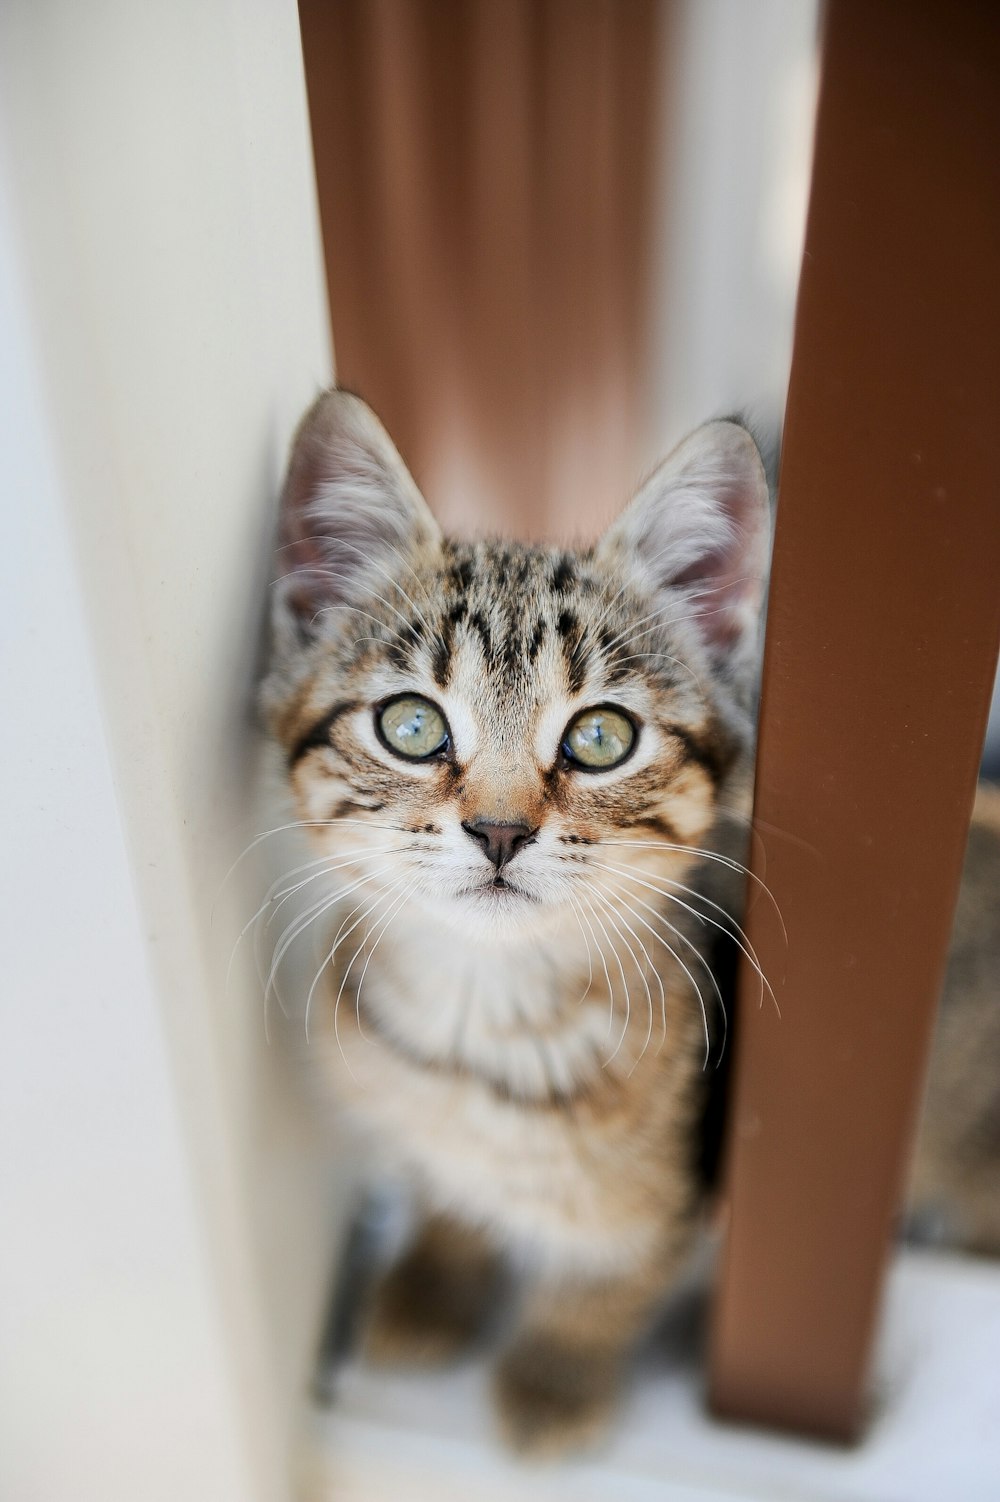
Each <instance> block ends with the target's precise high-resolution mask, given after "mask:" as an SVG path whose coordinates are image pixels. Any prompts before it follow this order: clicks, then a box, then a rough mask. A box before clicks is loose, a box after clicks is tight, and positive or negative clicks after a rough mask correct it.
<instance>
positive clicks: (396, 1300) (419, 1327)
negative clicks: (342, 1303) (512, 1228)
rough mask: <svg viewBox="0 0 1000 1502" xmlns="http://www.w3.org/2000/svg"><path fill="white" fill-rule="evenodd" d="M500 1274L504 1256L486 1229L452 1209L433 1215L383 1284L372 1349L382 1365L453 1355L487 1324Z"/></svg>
mask: <svg viewBox="0 0 1000 1502" xmlns="http://www.w3.org/2000/svg"><path fill="white" fill-rule="evenodd" d="M499 1278H500V1261H499V1257H498V1255H497V1253H496V1252H495V1251H494V1249H493V1247H492V1246H491V1245H490V1244H489V1243H488V1241H487V1240H486V1238H485V1237H484V1236H483V1235H482V1234H481V1233H480V1232H479V1231H477V1230H475V1229H473V1228H472V1227H470V1226H466V1225H463V1224H461V1223H460V1222H459V1221H457V1220H452V1219H451V1218H450V1217H448V1216H444V1215H433V1216H430V1217H428V1218H427V1219H426V1220H425V1221H424V1222H423V1223H422V1225H421V1227H420V1229H419V1231H418V1232H417V1235H416V1237H415V1238H414V1240H413V1241H412V1242H411V1244H410V1246H409V1247H408V1248H407V1250H406V1251H405V1252H404V1253H403V1255H402V1257H401V1258H400V1260H399V1261H398V1262H397V1263H396V1264H395V1265H394V1266H393V1267H391V1268H390V1269H389V1271H388V1272H387V1273H386V1275H385V1276H384V1278H383V1279H382V1280H381V1282H380V1283H379V1284H378V1285H377V1286H376V1289H375V1294H374V1298H373V1300H372V1305H371V1308H370V1311H369V1315H368V1321H367V1327H366V1330H365V1333H364V1349H365V1354H366V1356H367V1357H368V1359H369V1360H370V1361H373V1362H376V1363H378V1364H380V1365H406V1366H417V1365H421V1366H433V1365H440V1364H443V1363H445V1362H447V1361H449V1360H451V1359H452V1358H453V1357H454V1356H457V1355H458V1354H460V1352H461V1351H462V1350H464V1349H465V1348H466V1347H467V1346H469V1345H470V1344H471V1343H472V1342H474V1341H475V1339H476V1338H477V1336H478V1335H479V1334H480V1332H481V1330H482V1329H483V1326H484V1325H485V1323H486V1322H487V1320H488V1317H489V1315H490V1313H491V1310H492V1308H493V1304H494V1300H495V1295H496V1291H497V1286H498V1283H499Z"/></svg>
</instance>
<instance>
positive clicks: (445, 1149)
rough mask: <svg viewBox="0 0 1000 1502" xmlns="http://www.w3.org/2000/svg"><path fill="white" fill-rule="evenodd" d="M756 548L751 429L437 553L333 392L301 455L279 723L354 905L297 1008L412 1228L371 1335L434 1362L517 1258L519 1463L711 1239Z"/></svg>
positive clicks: (288, 508) (293, 777) (593, 1422)
mask: <svg viewBox="0 0 1000 1502" xmlns="http://www.w3.org/2000/svg"><path fill="white" fill-rule="evenodd" d="M769 540H770V512H769V499H768V485H767V480H766V478H765V472H764V467H763V464H762V461H761V457H760V453H759V451H758V448H757V446H756V444H755V442H754V440H753V438H752V437H751V436H750V434H749V433H748V431H747V430H746V429H745V428H744V427H742V426H741V425H740V424H739V423H737V422H734V421H717V422H712V423H709V424H706V425H705V426H703V427H701V428H699V429H697V430H696V431H695V432H694V433H693V434H692V435H691V436H690V437H689V438H687V439H686V440H685V441H684V442H683V443H681V444H680V446H679V447H678V448H677V449H675V451H674V452H673V454H672V455H671V456H670V457H669V458H668V459H667V460H666V461H665V462H664V463H663V464H662V465H661V466H660V467H659V468H658V469H657V470H656V471H655V472H654V473H653V474H652V475H651V477H650V478H649V479H648V480H647V481H646V482H645V483H644V484H643V485H642V486H641V487H640V489H639V491H638V493H637V494H636V495H635V497H634V499H633V500H632V501H631V503H630V504H629V505H628V507H627V508H626V509H625V510H624V512H623V513H622V515H621V516H620V517H619V518H618V520H617V521H615V522H614V523H613V524H612V525H611V526H610V528H609V529H608V530H607V532H606V533H605V534H604V536H603V537H602V538H601V540H600V541H599V542H597V543H596V544H595V545H593V546H588V547H583V548H579V549H576V550H567V549H563V548H557V547H548V546H536V547H532V546H525V545H519V544H517V543H512V542H500V541H478V542H468V541H458V540H455V539H452V538H449V537H445V536H443V535H442V534H441V532H440V530H439V528H438V526H437V524H436V522H435V521H434V519H433V517H432V515H431V512H430V511H429V509H428V507H427V506H426V504H425V503H424V501H423V499H422V497H421V496H420V494H419V492H418V490H417V487H416V485H415V484H414V482H413V480H412V479H411V477H410V475H409V473H408V472H407V470H406V468H405V466H404V464H403V461H402V459H401V458H400V456H399V454H398V453H397V451H396V449H395V448H394V446H393V444H392V442H391V441H390V439H389V437H388V435H387V434H386V432H385V430H384V429H383V428H382V426H381V424H380V423H379V422H378V420H377V419H376V417H375V416H374V414H373V413H372V412H371V411H370V409H369V408H368V407H367V406H366V405H365V404H364V403H363V402H362V401H361V400H360V399H358V398H357V397H355V396H353V395H351V394H350V393H348V392H345V391H341V390H336V389H334V390H331V391H327V392H325V393H323V394H322V395H321V396H320V397H319V398H318V400H317V401H316V402H315V403H314V405H313V406H312V408H311V409H310V410H309V412H308V413H307V414H306V416H305V418H304V419H303V421H302V423H301V425H300V427H299V429H298V432H297V434H296V436H295V439H294V442H293V446H292V452H291V458H290V462H289V467H288V473H287V479H286V481H285V486H284V491H283V495H282V500H281V508H280V538H279V550H278V555H277V556H278V558H279V559H280V578H279V579H278V580H277V582H276V585H275V588H274V595H275V604H274V618H273V652H272V661H271V665H270V668H269V672H268V674H267V677H266V679H265V682H264V685H263V689H262V703H263V705H264V709H265V713H266V717H267V721H268V724H269V727H270V731H271V733H272V735H273V737H274V738H275V740H276V742H277V743H278V745H279V747H280V749H281V753H282V756H283V758H284V763H285V766H286V768H287V778H288V784H289V789H290V792H291V796H292V800H293V803H294V806H295V810H296V813H297V815H298V818H299V819H300V820H301V821H302V822H303V825H304V827H305V828H306V830H307V831H308V833H309V834H310V836H311V839H312V842H313V844H314V846H315V848H316V851H317V855H318V857H319V858H320V859H319V864H318V869H317V871H316V876H317V878H319V879H321V884H322V882H323V881H325V882H328V883H330V887H329V890H331V891H333V890H336V891H339V893H340V896H341V904H340V907H339V909H338V917H339V918H340V919H341V921H340V924H339V929H338V931H337V933H336V936H335V940H334V942H333V944H332V945H331V946H330V948H331V952H330V954H329V956H328V963H327V965H326V966H325V968H324V969H323V970H322V971H321V973H320V976H319V977H318V978H317V982H316V986H315V987H314V994H313V996H311V998H310V1003H309V1005H310V1007H311V1008H312V1009H313V1016H314V1017H315V1019H316V1026H317V1027H322V1029H323V1032H324V1036H325V1039H326V1044H327V1053H328V1057H329V1064H330V1070H331V1071H332V1073H333V1074H334V1075H335V1085H336V1092H337V1095H338V1098H339V1099H340V1100H341V1102H342V1104H343V1107H344V1109H345V1111H346V1112H347V1114H348V1115H349V1116H350V1118H351V1120H352V1121H353V1123H354V1125H355V1127H356V1129H358V1130H359V1131H360V1132H361V1133H362V1134H363V1136H364V1137H365V1138H366V1139H367V1141H368V1142H369V1144H370V1148H371V1152H372V1161H373V1163H375V1164H377V1163H378V1162H379V1161H380V1160H381V1161H382V1162H383V1163H384V1164H385V1165H387V1166H388V1167H389V1168H390V1169H391V1170H393V1171H394V1172H396V1173H399V1172H402V1173H404V1174H405V1175H406V1176H407V1177H408V1178H409V1181H410V1182H411V1184H412V1186H413V1192H414V1195H415V1198H416V1201H417V1204H418V1205H419V1209H420V1214H419V1222H418V1227H417V1229H416V1231H415V1234H414V1238H413V1240H412V1243H411V1244H410V1245H409V1247H408V1248H407V1249H406V1250H405V1251H404V1253H403V1255H402V1258H401V1260H400V1261H399V1262H398V1264H397V1265H396V1266H395V1267H393V1268H392V1269H390V1271H389V1272H388V1274H387V1276H386V1277H385V1279H384V1281H383V1282H382V1284H381V1286H380V1287H379V1288H378V1290H377V1292H376V1294H375V1298H374V1302H373V1305H372V1308H371V1311H370V1315H369V1319H368V1324H367V1330H366V1335H365V1345H366V1349H367V1352H368V1354H369V1356H370V1357H371V1358H372V1359H375V1360H385V1361H420V1360H426V1361H434V1360H441V1359H444V1358H445V1357H447V1356H449V1355H450V1354H452V1353H454V1352H456V1351H457V1350H459V1349H460V1348H461V1347H462V1346H463V1345H464V1344H465V1343H466V1342H467V1341H468V1340H470V1339H472V1338H474V1336H475V1334H476V1332H477V1331H478V1329H479V1328H480V1325H481V1322H482V1320H483V1318H484V1317H485V1315H486V1314H487V1313H488V1311H489V1306H490V1301H491V1298H492V1296H493V1290H494V1288H495V1286H496V1278H497V1276H498V1273H499V1271H500V1270H501V1268H502V1267H504V1266H508V1267H509V1266H511V1265H516V1266H517V1268H518V1269H519V1271H520V1273H521V1275H522V1279H523V1283H524V1294H523V1299H522V1302H521V1306H520V1310H519V1314H518V1318H517V1322H516V1326H515V1328H514V1331H513V1334H512V1336H511V1338H510V1339H509V1341H508V1342H507V1344H506V1346H505V1348H504V1349H503V1350H502V1351H501V1353H500V1355H499V1358H498V1361H497V1363H496V1367H495V1373H494V1389H495V1397H496V1403H497V1409H498V1413H499V1417H500V1422H501V1424H502V1427H503V1429H504V1432H505V1434H506V1436H507V1438H508V1440H509V1441H510V1442H511V1443H512V1444H513V1445H514V1446H515V1447H516V1448H518V1449H519V1450H521V1451H523V1452H528V1453H532V1454H543V1455H554V1454H559V1453H563V1452H565V1451H566V1450H568V1449H571V1448H575V1447H577V1446H579V1445H581V1444H584V1443H587V1442H589V1441H592V1440H593V1439H595V1438H596V1437H597V1436H599V1435H600V1434H601V1433H602V1432H603V1431H604V1430H605V1428H606V1426H607V1424H608V1422H609V1419H610V1416H611V1414H612V1412H613V1409H614V1406H615V1403H616V1399H617V1396H618V1393H619V1389H620V1385H621V1378H622V1373H623V1370H624V1368H625V1365H626V1362H627V1359H628V1356H629V1354H630V1351H631V1349H632V1348H633V1346H634V1345H635V1343H636V1342H637V1340H638V1339H639V1337H640V1336H641V1335H642V1333H643V1332H644V1331H645V1329H646V1328H647V1327H648V1325H649V1323H650V1321H651V1319H652V1317H653V1315H654V1314H655V1312H656V1311H657V1309H658V1307H659V1306H660V1304H661V1303H662V1301H663V1300H664V1298H665V1296H666V1295H667V1293H668V1292H669V1290H670V1287H671V1285H672V1284H673V1282H674V1280H675V1279H676V1277H677V1276H678V1273H679V1271H680V1269H681V1268H682V1267H683V1265H684V1263H685V1261H686V1260H687V1258H688V1256H689V1253H690V1249H691V1246H692V1243H693V1240H694V1238H695V1236H696V1232H697V1230H698V1227H699V1223H700V1221H701V1218H702V1212H703V1208H704V1203H705V1188H704V1175H703V1174H702V1173H701V1171H700V1164H699V1154H700V1152H701V1145H700V1144H701V1132H700V1123H701V1118H702V1113H703V1111H704V1109H705V1104H706V1094H707V1089H708V1082H709V1080H710V1079H711V1077H712V1070H713V1066H714V1064H715V1062H716V1060H717V1058H718V1056H719V1054H720V1053H721V1052H723V1051H724V1047H725V1017H724V1013H725V1007H724V1005H723V997H722V995H721V992H720V990H719V983H718V978H717V973H716V970H715V969H714V968H713V956H712V948H713V941H718V940H719V939H720V935H722V934H723V933H725V932H727V931H730V930H731V929H732V928H733V923H732V915H734V914H735V913H737V912H738V911H739V906H740V900H741V882H742V876H743V870H744V868H743V865H742V855H743V853H744V836H745V830H746V819H747V815H748V813H749V796H750V770H751V760H752V751H753V742H754V721H755V697H756V686H757V674H758V658H759V644H760V636H761V631H760V618H761V610H762V599H763V591H764V585H765V576H766V570H767V562H768V550H769ZM324 890H326V889H324ZM320 905H321V904H320ZM735 932H736V933H737V938H736V940H735V942H736V944H737V945H738V946H739V948H741V949H743V950H744V952H745V953H749V952H748V951H747V949H746V941H745V939H744V938H742V937H741V936H740V935H739V931H738V930H735ZM750 958H751V962H752V963H755V961H754V957H753V956H752V955H751V956H750ZM761 985H762V987H763V985H764V982H763V979H762V981H761ZM314 1031H315V1028H314Z"/></svg>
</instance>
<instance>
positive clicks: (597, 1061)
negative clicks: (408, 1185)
mask: <svg viewBox="0 0 1000 1502" xmlns="http://www.w3.org/2000/svg"><path fill="white" fill-rule="evenodd" d="M401 927H402V926H401ZM360 969H361V967H360V965H359V966H358V973H359V975H360ZM616 978H617V977H616V975H615V973H614V970H613V969H612V970H611V972H610V974H609V975H606V974H605V971H604V966H603V964H602V963H601V962H600V960H599V958H598V957H596V956H595V957H594V958H593V961H591V959H590V958H589V956H588V950H587V947H586V946H585V943H584V940H583V937H582V936H581V934H580V932H579V931H578V930H577V929H576V927H575V925H573V924H572V923H571V925H570V926H569V928H568V929H567V930H566V931H565V932H559V933H553V934H551V935H545V936H544V937H541V938H536V939H534V940H531V941H525V942H523V943H521V944H519V945H516V946H512V945H510V944H503V945H500V944H488V943H485V942H483V941H481V940H476V941H471V940H467V939H464V938H463V937H462V936H461V935H459V934H456V933H455V932H454V931H453V930H450V929H444V928H441V927H438V926H437V925H435V924H433V923H432V922H431V921H415V920H413V919H409V920H408V922H407V923H406V926H405V928H402V931H397V932H395V933H394V935H393V944H392V948H391V950H388V951H387V952H386V953H385V954H384V955H383V953H382V951H381V950H379V951H377V952H376V953H375V954H374V955H373V957H372V960H371V963H370V965H369V966H368V969H367V972H366V973H365V978H364V982H363V984H362V986H361V988H360V996H359V994H358V991H357V988H356V985H352V984H350V983H349V984H348V985H346V986H345V987H344V991H343V993H342V996H341V1001H340V1006H339V1008H338V1016H337V1019H336V1024H337V1025H336V1036H335V1038H334V1039H333V1046H332V1054H331V1057H332V1061H333V1066H334V1069H335V1071H336V1074H337V1076H338V1082H339V1093H340V1094H341V1097H342V1099H343V1100H344V1102H345V1104H346V1105H347V1106H348V1107H349V1109H350V1112H351V1114H352V1116H354V1117H355V1118H356V1119H357V1120H358V1121H359V1122H360V1123H361V1124H362V1125H363V1126H364V1127H365V1128H367V1130H368V1134H369V1135H370V1136H371V1138H372V1139H373V1140H374V1142H375V1143H376V1144H377V1146H378V1148H379V1149H380V1151H381V1153H382V1154H383V1155H386V1156H387V1157H388V1158H389V1160H390V1162H392V1163H393V1165H394V1166H396V1167H397V1168H399V1167H401V1168H403V1169H404V1170H408V1171H409V1172H410V1173H411V1174H412V1175H414V1176H415V1177H416V1178H417V1180H418V1182H419V1183H420V1185H421V1188H422V1190H423V1193H424V1194H425V1196H426V1197H427V1198H428V1199H429V1200H430V1201H431V1203H433V1204H435V1205H436V1206H437V1207H438V1208H441V1209H447V1210H451V1211H452V1212H453V1213H457V1214H459V1215H461V1216H463V1217H464V1218H466V1219H470V1220H474V1221H477V1222H479V1223H481V1224H484V1225H487V1226H489V1227H490V1228H491V1229H492V1230H493V1232H494V1233H495V1234H496V1235H497V1236H498V1237H499V1238H500V1239H502V1240H503V1241H505V1242H507V1243H509V1244H513V1245H515V1246H517V1247H519V1248H521V1249H523V1250H526V1251H529V1252H531V1253H532V1254H534V1255H535V1256H536V1257H537V1256H541V1257H542V1258H545V1257H546V1255H547V1254H548V1255H550V1256H551V1257H552V1258H553V1259H554V1260H557V1261H558V1263H559V1264H560V1265H561V1266H563V1267H565V1266H566V1265H567V1264H569V1265H573V1264H577V1265H581V1266H586V1267H587V1268H588V1269H590V1270H594V1269H595V1268H601V1269H607V1270H611V1269H613V1268H616V1267H621V1266H623V1265H626V1264H629V1263H631V1262H633V1261H634V1260H636V1259H638V1258H641V1257H643V1256H644V1255H646V1254H647V1252H648V1251H649V1250H650V1249H651V1247H652V1245H653V1243H654V1241H655V1238H656V1235H657V1226H658V1223H659V1220H660V1212H661V1208H662V1206H661V1204H660V1199H661V1196H660V1195H659V1194H658V1191H657V1179H658V1176H660V1175H661V1174H662V1163H661V1162H658V1161H657V1160H658V1158H659V1157H660V1154H659V1153H656V1152H648V1151H647V1152H646V1153H645V1154H644V1152H643V1148H644V1147H645V1148H647V1149H648V1148H649V1147H650V1145H651V1139H650V1133H651V1132H652V1131H656V1129H657V1126H658V1123H659V1124H660V1125H665V1123H663V1122H662V1117H663V1106H664V1102H665V1099H666V1097H665V1096H664V1095H663V1091H664V1089H665V1090H666V1091H667V1092H669V1091H670V1079H669V1075H670V1073H671V1069H669V1068H668V1069H664V1067H663V1065H662V1062H661V1060H660V1058H659V1056H658V1055H657V1053H656V1044H657V1043H658V1041H659V1034H658V1032H656V1031H654V1032H653V1046H652V1048H650V1049H647V1050H646V1051H645V1052H644V1046H645V1044H646V1040H647V1037H648V1036H649V1035H650V1027H649V1025H648V1019H647V1016H646V1001H647V995H646V986H645V984H644V985H641V986H640V985H639V984H638V978H637V977H636V976H635V975H630V974H629V973H628V971H626V972H625V975H624V976H623V977H622V978H621V981H620V983H619V984H618V985H617V986H616V985H615V984H614V982H615V979H616ZM609 979H610V981H611V985H610V988H609ZM626 983H627V985H626ZM339 984H340V983H339V980H338V983H337V987H336V988H335V990H334V995H336V990H337V989H339ZM626 992H628V993H635V994H634V995H633V996H632V1002H633V1003H634V1009H633V1005H631V1004H630V1006H629V1007H628V1008H626V1000H625V998H626ZM655 994H656V997H657V1001H659V992H658V991H656V992H655ZM669 994H670V993H669V988H668V995H669ZM639 998H641V1004H640V1003H639ZM627 1010H628V1013H629V1016H628V1021H627V1023H626V1011H627ZM331 1011H332V1008H331ZM678 1015H680V1011H679V1012H678ZM656 1023H657V1027H658V1025H659V1018H658V1017H657V1019H656ZM332 1030H333V1029H332V1027H331V1031H332ZM687 1032H688V1029H686V1028H679V1029H678V1034H679V1037H678V1040H676V1041H679V1042H683V1040H684V1039H685V1038H686V1037H687ZM687 1052H688V1050H687V1049H686V1047H685V1048H682V1049H680V1050H676V1049H672V1050H671V1053H672V1056H673V1061H674V1062H673V1072H674V1073H676V1071H677V1068H678V1067H679V1066H680V1064H681V1063H682V1062H683V1061H686V1057H687ZM637 1061H638V1065H637V1068H636V1069H635V1071H634V1075H630V1073H629V1071H630V1069H632V1066H633V1065H635V1064H637ZM654 1090H655V1091H656V1092H657V1095H658V1096H659V1097H660V1099H659V1103H658V1106H657V1108H655V1109H651V1107H652V1104H653V1103H652V1100H651V1099H650V1095H651V1092H652V1091H654Z"/></svg>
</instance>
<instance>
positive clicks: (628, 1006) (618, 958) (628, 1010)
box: [584, 897, 632, 1068]
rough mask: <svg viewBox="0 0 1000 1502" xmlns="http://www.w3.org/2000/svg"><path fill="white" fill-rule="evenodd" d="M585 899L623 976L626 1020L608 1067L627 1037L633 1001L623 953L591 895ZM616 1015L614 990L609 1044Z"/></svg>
mask: <svg viewBox="0 0 1000 1502" xmlns="http://www.w3.org/2000/svg"><path fill="white" fill-rule="evenodd" d="M584 901H585V902H586V904H587V906H588V907H589V908H590V911H591V914H592V916H593V919H594V922H595V923H596V924H597V926H598V928H599V929H600V930H601V932H602V933H603V935H604V937H605V938H606V939H607V941H608V943H609V944H610V945H611V953H612V954H613V955H614V957H615V963H616V964H617V966H618V973H619V975H620V976H621V979H622V990H623V992H624V993H625V1022H624V1025H623V1027H622V1035H621V1037H620V1038H619V1039H618V1045H617V1047H616V1048H615V1052H614V1053H613V1054H612V1055H611V1058H610V1059H605V1061H604V1067H605V1068H606V1067H607V1066H608V1064H610V1063H611V1059H613V1058H614V1057H615V1054H616V1053H617V1052H618V1049H619V1048H621V1046H622V1043H623V1041H624V1039H625V1034H626V1032H627V1031H628V1024H629V1018H630V1016H631V1015H632V1003H631V999H630V997H629V994H628V981H627V980H626V979H625V967H624V965H623V964H622V960H621V955H620V954H619V953H618V949H617V946H616V945H615V942H614V940H613V939H612V937H611V935H610V934H609V933H608V930H607V929H606V928H605V926H604V923H603V921H602V919H601V915H600V913H598V912H597V911H595V909H594V907H593V904H592V903H591V901H590V899H589V897H585V898H584ZM614 1015H615V1003H614V992H613V991H612V993H611V1009H610V1013H609V1015H608V1035H607V1038H606V1039H605V1045H607V1044H608V1043H610V1041H611V1030H612V1025H613V1023H614Z"/></svg>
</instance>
